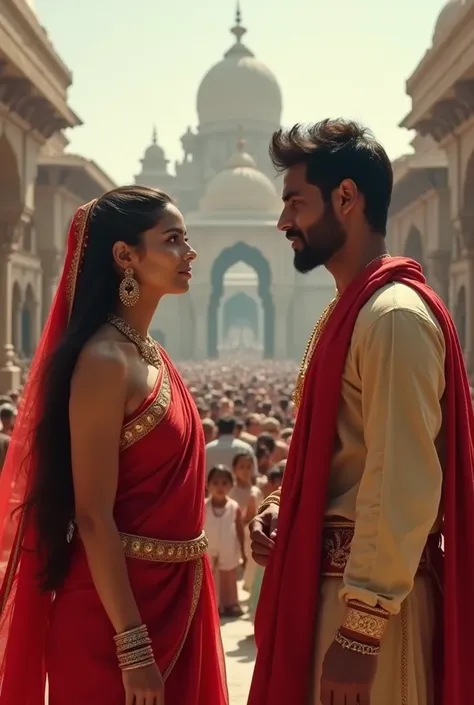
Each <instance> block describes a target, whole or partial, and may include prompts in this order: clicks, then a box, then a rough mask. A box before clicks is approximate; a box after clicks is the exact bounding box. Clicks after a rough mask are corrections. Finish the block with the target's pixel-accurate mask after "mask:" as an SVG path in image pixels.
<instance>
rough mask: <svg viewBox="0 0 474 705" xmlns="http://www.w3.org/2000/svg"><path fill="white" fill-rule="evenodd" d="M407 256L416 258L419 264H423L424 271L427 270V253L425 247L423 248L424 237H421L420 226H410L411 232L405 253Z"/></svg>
mask: <svg viewBox="0 0 474 705" xmlns="http://www.w3.org/2000/svg"><path fill="white" fill-rule="evenodd" d="M403 254H404V255H405V257H410V259H414V260H415V261H416V262H418V264H421V266H422V268H423V271H425V253H424V248H423V238H422V237H421V233H420V231H419V230H418V228H415V226H412V227H411V228H410V232H409V233H408V237H407V239H406V242H405V250H404V253H403Z"/></svg>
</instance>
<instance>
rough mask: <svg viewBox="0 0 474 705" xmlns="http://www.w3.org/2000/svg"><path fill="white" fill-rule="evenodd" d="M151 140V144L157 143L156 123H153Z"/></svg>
mask: <svg viewBox="0 0 474 705" xmlns="http://www.w3.org/2000/svg"><path fill="white" fill-rule="evenodd" d="M151 142H152V144H158V134H157V131H156V125H153V132H152V135H151Z"/></svg>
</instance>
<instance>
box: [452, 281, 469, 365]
mask: <svg viewBox="0 0 474 705" xmlns="http://www.w3.org/2000/svg"><path fill="white" fill-rule="evenodd" d="M454 322H455V323H456V328H457V331H458V336H459V342H460V343H461V348H462V349H463V351H465V350H466V342H467V298H466V287H465V286H461V287H460V289H459V291H458V295H457V298H456V306H455V309H454Z"/></svg>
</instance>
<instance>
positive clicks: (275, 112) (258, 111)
mask: <svg viewBox="0 0 474 705" xmlns="http://www.w3.org/2000/svg"><path fill="white" fill-rule="evenodd" d="M245 32H246V30H245V29H244V28H243V27H242V26H241V20H240V12H239V11H237V23H236V26H235V27H234V28H233V29H232V33H233V34H234V36H235V39H236V41H235V44H234V45H233V46H232V47H231V48H230V49H229V51H228V52H227V53H226V54H225V56H224V58H223V59H222V61H219V63H217V64H215V65H214V66H213V67H212V68H211V69H210V70H209V71H208V72H207V74H206V75H205V76H204V78H203V80H202V82H201V85H200V86H199V90H198V96H197V111H198V116H199V123H200V125H212V124H215V123H230V124H232V125H233V126H235V124H236V123H242V124H248V123H249V122H255V123H266V124H270V125H271V126H273V127H275V128H276V127H278V126H279V125H280V123H281V112H282V96H281V91H280V87H279V85H278V82H277V80H276V78H275V76H274V75H273V73H272V72H271V71H270V69H268V68H267V67H266V66H265V65H264V64H262V62H261V61H258V59H256V58H255V56H254V55H253V54H252V52H251V51H250V50H249V49H248V48H247V47H246V46H245V45H244V44H243V43H242V37H243V35H244V34H245Z"/></svg>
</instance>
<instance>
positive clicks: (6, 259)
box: [0, 223, 21, 393]
mask: <svg viewBox="0 0 474 705" xmlns="http://www.w3.org/2000/svg"><path fill="white" fill-rule="evenodd" d="M14 242H15V238H14V228H13V227H12V226H11V225H10V224H8V223H0V393H6V392H8V391H9V390H11V389H18V387H19V386H20V382H21V369H20V368H19V367H18V366H17V365H16V364H15V350H14V348H13V342H12V328H13V326H12V286H13V282H12V259H11V258H12V254H13V252H14V249H15V245H14Z"/></svg>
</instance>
